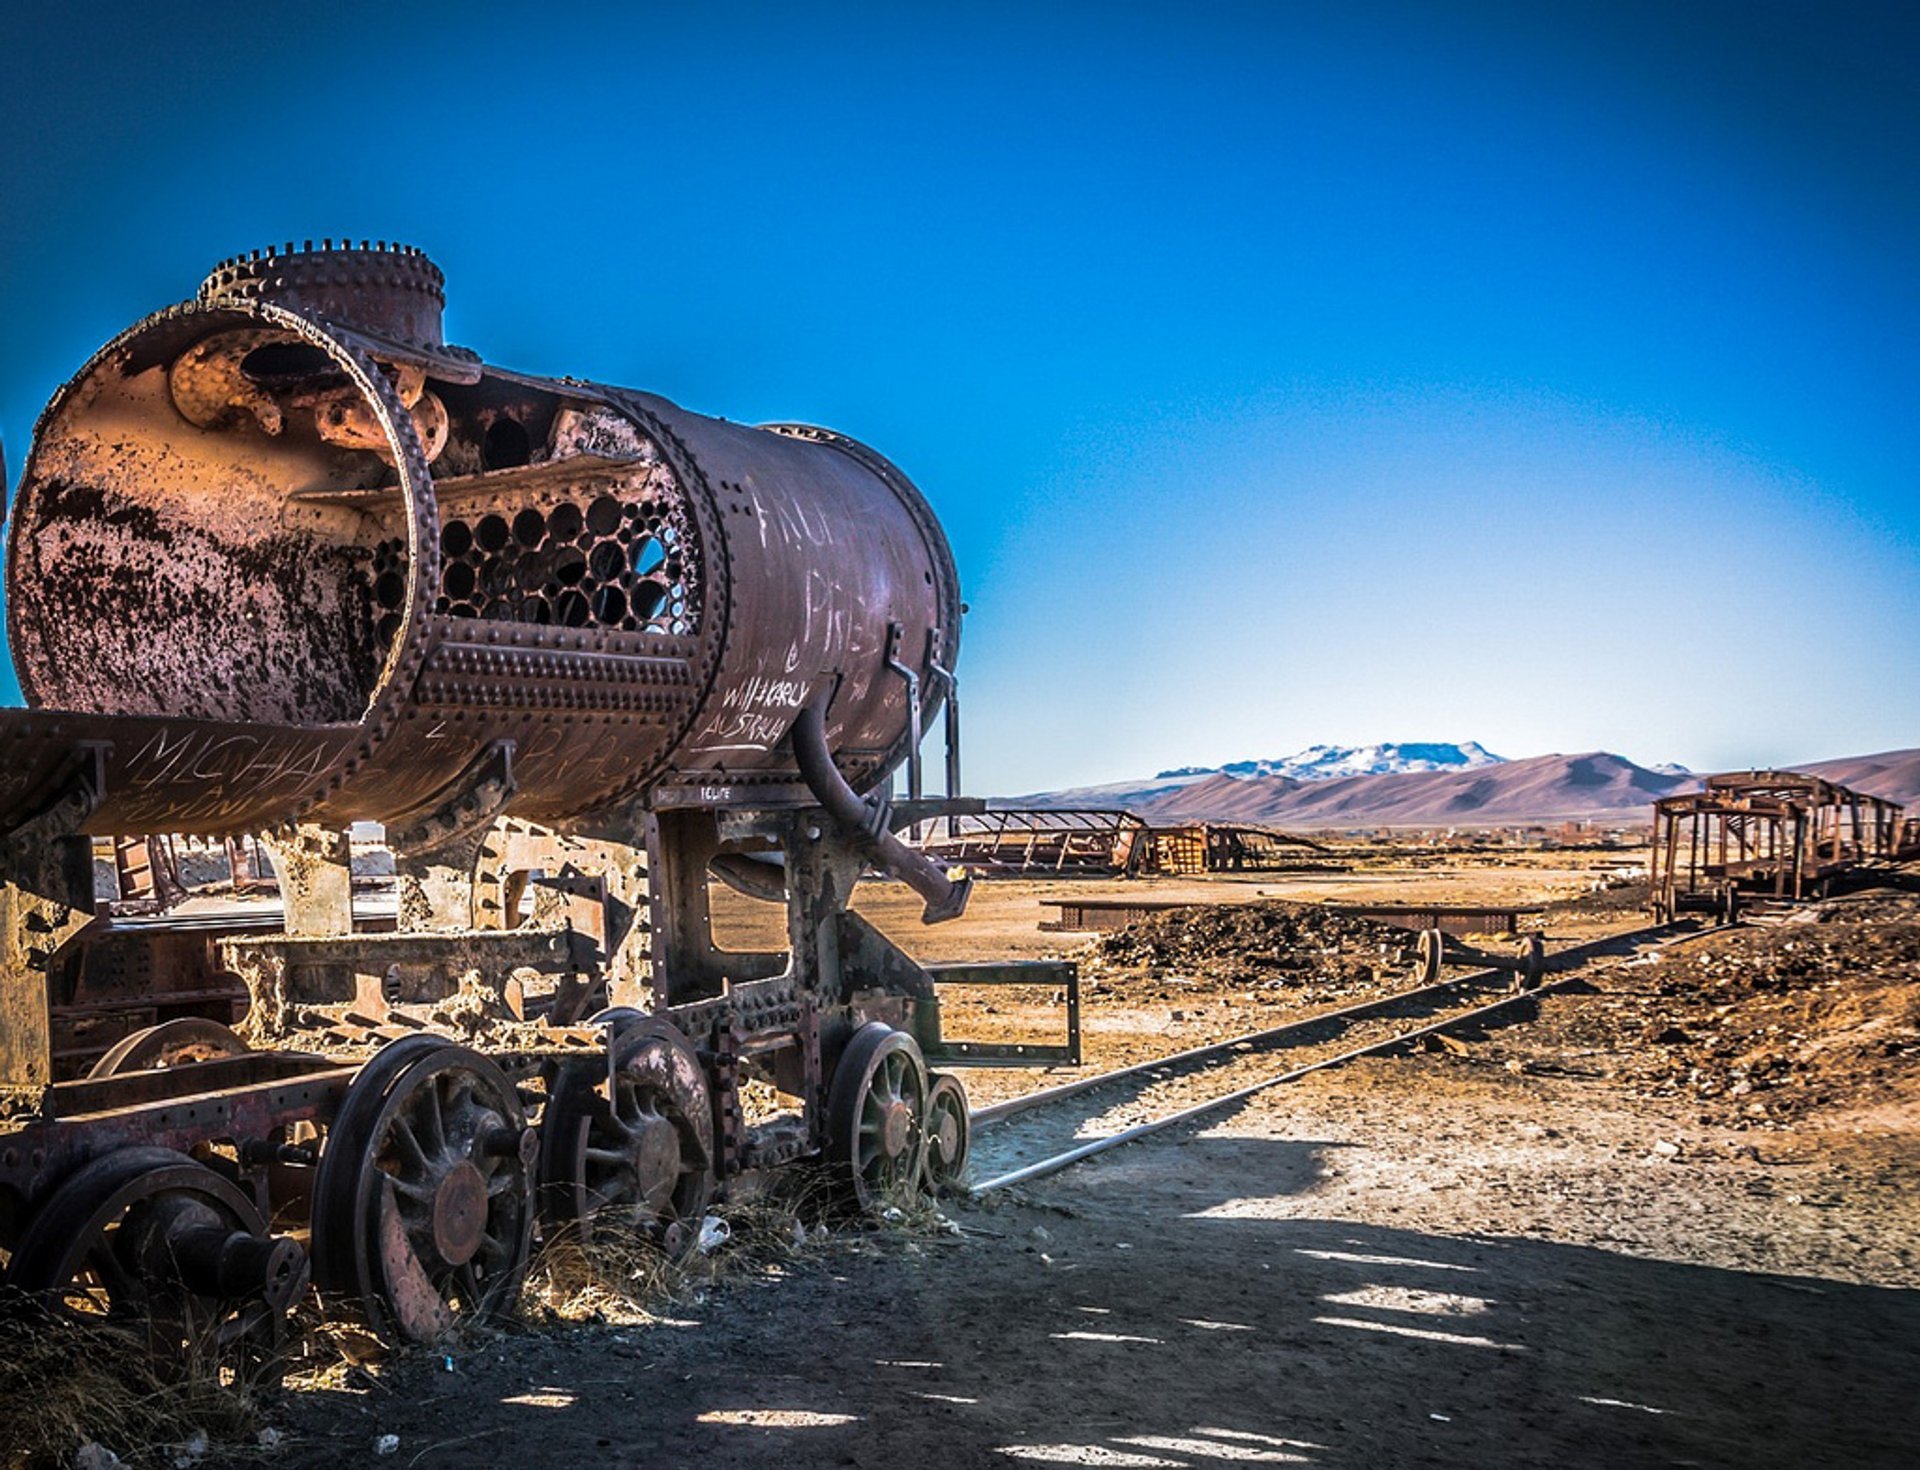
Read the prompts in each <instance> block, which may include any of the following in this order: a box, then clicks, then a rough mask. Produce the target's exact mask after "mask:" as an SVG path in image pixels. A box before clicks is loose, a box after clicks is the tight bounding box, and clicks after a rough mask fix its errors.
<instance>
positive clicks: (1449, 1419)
mask: <svg viewBox="0 0 1920 1470" xmlns="http://www.w3.org/2000/svg"><path fill="white" fill-rule="evenodd" d="M1427 1417H1428V1418H1429V1419H1431V1420H1433V1422H1434V1423H1435V1424H1451V1423H1453V1415H1451V1414H1429V1415H1427Z"/></svg>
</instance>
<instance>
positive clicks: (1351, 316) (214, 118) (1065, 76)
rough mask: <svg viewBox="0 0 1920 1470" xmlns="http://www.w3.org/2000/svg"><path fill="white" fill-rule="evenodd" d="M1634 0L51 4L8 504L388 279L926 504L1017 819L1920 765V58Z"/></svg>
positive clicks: (10, 65)
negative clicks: (1179, 785)
mask: <svg viewBox="0 0 1920 1470" xmlns="http://www.w3.org/2000/svg"><path fill="white" fill-rule="evenodd" d="M1595 9H1597V10H1601V11H1603V12H1604V13H1602V14H1590V15H1582V14H1578V13H1577V11H1576V8H1575V7H1565V6H1539V5H1534V4H1481V5H1472V4H1465V5H1455V6H1444V7H1443V6H1431V7H1421V6H1410V5H1392V4H1372V5H1369V4H1365V3H1350V4H1328V5H1324V6H1282V5H1273V6H1259V7H1236V6H1219V7H1206V8H1202V7H1195V6H1182V7H1172V6H1167V7H1151V6H1116V5H1109V6H1102V7H1092V6H1088V7H1080V8H1074V7H1047V6H1040V5H1028V6H1008V7H981V8H970V9H967V10H964V11H962V10H952V11H935V10H930V9H920V8H914V9H907V8H902V9H900V10H897V11H895V10H888V9H859V8H837V9H834V10H831V11H821V12H818V13H813V14H803V13H801V12H800V11H798V10H796V9H793V8H779V9H767V8H760V9H756V8H752V7H729V6H719V7H702V8H699V9H698V10H697V12H693V11H690V9H689V8H688V7H684V6H679V7H672V8H661V7H649V6H644V5H624V6H618V7H606V8H604V9H602V10H598V11H596V9H595V8H594V7H590V6H587V7H554V8H552V9H551V10H549V11H542V10H541V9H539V8H537V7H527V6H515V7H494V6H488V5H484V4H476V5H468V6H461V7H444V8H442V7H436V6H435V5H433V4H430V3H418V4H414V5H411V6H391V5H387V6H371V5H359V4H354V3H335V4H332V5H330V6H327V7H318V6H276V5H274V4H262V5H256V6H251V7H248V9H247V10H246V11H245V20H244V23H242V22H241V21H240V20H238V19H236V18H234V16H235V15H237V14H238V13H233V14H230V15H227V16H225V17H222V16H221V15H218V14H216V13H214V12H212V11H210V10H209V11H206V12H204V13H202V12H201V11H199V10H197V9H190V8H188V7H184V6H164V5H149V6H140V7H124V8H123V7H114V6H91V7H85V8H80V7H75V8H74V9H73V10H72V11H71V13H68V14H64V15H61V16H57V17H54V16H49V17H45V18H42V19H38V20H32V19H29V20H24V21H23V20H19V19H16V20H15V21H14V22H13V24H12V25H11V26H10V28H9V31H8V33H7V38H6V42H5V54H4V55H0V68H4V73H3V74H0V120H3V121H4V133H3V134H0V136H3V137H4V139H5V141H6V145H7V146H6V147H5V148H4V150H0V181H3V183H4V187H3V188H0V435H3V436H4V439H5V442H6V445H7V452H8V459H9V470H10V473H11V474H13V475H15V476H17V474H18V469H19V462H20V459H21V457H22V455H23V453H24V451H25V447H26V440H27V436H28V433H29V432H30V429H31V425H32V421H33V417H34V415H35V414H36V413H37V411H38V409H39V407H40V406H41V404H43V403H44V402H45V400H46V399H47V397H48V396H49V395H50V394H51V393H52V391H53V390H54V388H55V387H56V386H57V385H58V384H59V382H60V381H61V380H62V379H63V378H64V377H65V376H67V375H68V374H69V373H70V372H72V371H73V370H74V369H75V368H76V367H77V366H78V365H79V364H80V363H81V362H82V361H83V360H84V359H85V358H86V356H87V355H88V354H89V353H91V352H92V350H93V349H94V348H95V347H97V346H98V345H99V344H100V343H101V342H102V341H104V340H105V339H106V338H107V337H109V336H111V335H112V334H113V333H114V332H115V331H117V330H118V329H119V328H120V327H122V326H124V325H126V324H127V323H128V322H130V321H132V320H134V319H135V318H137V317H138V316H139V315H141V314H143V313H144V312H146V311H148V310H151V309H153V308H156V307H158V306H161V305H165V304H167V303H168V302H171V301H174V300H178V299H181V298H183V297H185V296H186V295H188V294H190V293H191V291H192V289H193V287H194V285H195V284H196V283H197V281H198V280H199V277H200V275H201V274H202V273H203V272H204V271H205V270H206V268H207V267H208V266H210V265H211V264H212V263H213V262H214V261H215V260H216V259H218V258H219V257H221V256H224V255H227V254H229V253H232V252H234V251H237V250H242V249H246V248H249V247H251V246H256V245H262V244H265V243H267V242H269V241H278V240H284V239H287V238H305V237H308V236H314V237H318V236H321V235H333V236H340V235H343V234H349V233H350V234H352V235H354V236H361V235H366V236H380V237H383V238H387V239H402V240H407V241H411V242H414V243H417V244H420V245H422V246H424V247H425V248H426V249H427V250H428V251H429V252H430V253H431V254H432V255H433V256H434V257H435V258H436V259H437V260H438V261H439V262H440V264H441V265H442V266H443V267H444V268H445V269H446V271H447V274H448V277H449V296H450V304H449V308H448V329H449V334H450V336H451V337H452V338H453V339H454V340H456V341H461V342H465V343H468V344H471V345H473V346H475V347H476V348H478V349H479V350H481V351H482V352H483V353H484V354H485V355H486V356H487V357H488V358H489V359H490V360H492V361H497V362H502V363H506V364H509V365H513V366H517V367H523V368H526V369H529V370H534V371H541V372H550V373H555V374H559V373H572V374H576V375H579V376H584V377H592V378H599V379H603V380H607V381H612V382H619V383H626V384H632V385H635V386H641V387H646V388H649V389H652V390H654V391H657V392H660V393H663V394H665V395H666V396H667V397H670V398H673V399H675V400H677V401H679V402H682V403H684V404H686V405H687V406H689V407H692V408H697V409H701V410H704V411H707V412H712V413H719V414H724V415H726V416H728V417H731V418H737V419H744V420H765V419H773V418H783V419H785V418H798V419H810V420H813V421H816V422H820V423H825V424H829V425H832V426H834V427H837V428H840V429H844V430H846V431H847V432H850V433H853V434H856V435H858V436H860V437H862V438H865V439H867V440H868V441H869V442H871V443H873V444H874V445H875V446H876V447H878V448H879V449H881V450H882V451H883V452H885V453H886V454H887V455H889V456H890V457H891V458H893V459H895V460H896V461H897V462H899V463H900V464H901V465H902V466H903V467H905V468H906V469H907V471H908V472H909V473H910V474H911V475H913V476H914V478H915V479H916V480H917V481H918V482H919V483H920V484H921V486H922V487H923V488H924V489H925V490H926V492H927V493H928V495H929V497H930V498H931V499H932V500H933V502H934V504H935V506H936V508H937V509H938V511H939V512H940V514H941V517H942V519H943V521H944V522H945V524H946V525H947V527H948V529H949V532H950V534H951V536H952V539H953V541H954V547H955V552H956V555H957V557H958V559H959V562H960V567H961V572H962V577H963V581H964V583H965V587H966V593H967V597H968V600H969V601H970V603H971V604H972V607H973V613H972V616H971V618H970V619H969V622H968V627H967V633H966V642H965V645H964V647H963V655H962V661H961V673H962V678H963V681H964V690H965V701H964V704H965V715H966V727H967V746H968V749H967V755H968V763H969V771H970V779H969V784H970V785H971V786H972V787H973V788H974V789H976V790H982V791H995V792H1012V791H1022V790H1032V789H1037V788H1040V787H1047V786H1059V785H1067V784H1075V783H1079V782H1085V781H1097V780H1103V779H1113V778H1118V777H1123V776H1129V775H1135V774H1142V773H1147V772H1151V771H1153V770H1156V769H1159V768H1161V767H1165V766H1172V765H1184V764H1199V763H1214V762H1219V761H1225V760H1231V759H1236V758H1245V757H1254V756H1275V755H1281V754H1285V753H1287V752H1290V751H1292V750H1295V749H1298V748H1299V747H1301V746H1304V745H1308V744H1312V743H1315V742H1319V741H1351V742H1363V741H1371V740H1381V739H1469V738H1471V739H1478V740H1481V741H1483V742H1484V743H1485V744H1487V745H1488V746H1489V747H1490V748H1492V749H1494V750H1496V751H1499V752H1501V753H1502V754H1506V755H1529V754H1538V753H1542V752H1545V751H1549V750H1561V751H1573V750H1584V749H1591V748H1596V747H1604V748H1609V749H1614V750H1618V751H1621V752H1623V753H1625V754H1628V755H1631V756H1634V757H1636V758H1638V759H1642V760H1647V761H1655V760H1680V761H1684V762H1686V763H1687V764H1689V765H1693V766H1696V767H1713V766H1727V765H1747V764H1751V763H1759V762H1769V761H1793V760H1803V759H1813V758H1819V757H1823V756H1832V755H1840V754H1850V753H1857V752H1861V751H1866V750H1874V749H1884V748H1889V747H1893V746H1903V745H1913V744H1920V679H1916V678H1915V676H1914V675H1915V663H1916V658H1915V653H1914V650H1915V648H1916V646H1920V577H1917V576H1916V572H1917V571H1920V495H1916V493H1915V487H1914V466H1915V464H1916V462H1920V455H1916V449H1920V444H1916V439H1917V438H1920V416H1916V414H1915V411H1914V405H1915V404H1916V402H1920V282H1917V281H1916V273H1915V270H1914V262H1915V261H1916V260H1920V185H1917V184H1916V182H1915V181H1916V180H1920V109H1915V108H1914V107H1913V106H1912V104H1911V100H1910V95H1911V85H1910V78H1911V75H1912V72H1913V68H1914V64H1915V62H1916V61H1917V60H1920V19H1916V14H1917V13H1916V12H1915V11H1913V10H1911V9H1910V8H1907V7H1887V8H1884V9H1882V8H1877V7H1874V6H1870V5H1854V6H1847V7H1835V6H1826V5H1820V6H1816V5H1765V4H1713V5H1685V4H1646V5H1638V4H1632V3H1626V4H1616V5H1611V6H1607V7H1596V8H1595ZM0 696H11V697H14V698H17V694H15V693H14V692H13V690H12V686H11V683H10V682H8V683H7V684H6V685H5V686H4V687H0Z"/></svg>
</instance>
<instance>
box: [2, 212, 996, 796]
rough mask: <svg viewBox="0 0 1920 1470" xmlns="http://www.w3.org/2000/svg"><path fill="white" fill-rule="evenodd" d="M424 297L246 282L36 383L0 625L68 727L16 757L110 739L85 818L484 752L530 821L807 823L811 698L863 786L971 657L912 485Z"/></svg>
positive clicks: (834, 444) (864, 452) (893, 473)
mask: <svg viewBox="0 0 1920 1470" xmlns="http://www.w3.org/2000/svg"><path fill="white" fill-rule="evenodd" d="M441 284H442V283H441V278H440V274H439V272H438V271H437V270H435V269H434V268H433V266H432V265H431V263H430V262H428V261H427V260H426V259H425V257H424V256H421V255H419V254H418V253H417V252H412V251H405V250H400V249H397V248H396V249H393V250H382V249H334V250H318V251H308V250H287V251H278V252H268V253H262V254H259V255H257V256H255V257H247V258H245V259H237V260H234V261H230V262H227V263H225V264H224V265H222V266H221V267H220V268H219V269H218V270H216V271H215V272H214V273H213V275H211V276H210V277H209V278H208V280H207V282H206V283H205V284H204V285H203V286H202V288H201V291H200V293H199V296H198V298H197V299H196V300H195V301H192V302H189V303H186V304H184V305H181V306H178V307H174V308H171V309H169V310H167V311H164V312H161V313H159V314H158V315H156V316H154V317H150V318H148V319H147V320H146V321H144V322H142V323H140V324H139V325H137V326H135V327H133V328H132V329H130V330H129V331H128V332H126V333H124V334H123V335H122V336H121V337H119V338H117V339H115V341H114V342H112V343H110V344H109V345H108V346H107V347H106V348H105V349H103V350H102V352H101V353H100V354H99V355H97V356H96V357H95V358H94V360H93V361H92V362H91V363H89V364H88V366H87V367H86V368H85V369H83V370H82V372H81V373H80V374H79V375H78V376H77V377H75V379H74V380H73V381H72V382H71V383H69V384H68V385H67V386H66V387H65V388H64V389H63V390H62V391H61V392H60V394H59V395H57V396H56V398H55V399H54V402H53V403H52V405H51V406H50V407H49V408H48V410H47V412H46V414H45V416H44V417H43V420H42V423H41V426H40V430H39V433H38V435H37V436H36V439H35V443H34V446H33V450H32V453H31V454H30V456H29V458H28V461H27V464H26V466H25V469H24V472H23V475H22V478H21V485H20V490H19V495H18V498H17V501H16V504H15V508H14V524H13V533H12V536H11V538H10V543H9V554H8V579H9V581H8V585H9V602H8V619H9V630H10V636H11V639H12V643H13V647H14V651H15V656H16V659H17V661H18V663H19V665H20V674H21V682H22V687H23V688H24V690H25V691H26V693H27V696H28V700H29V703H31V704H33V705H35V706H40V707H51V708H57V709H62V710H71V711H76V712H79V713H77V714H76V715H74V716H72V717H67V718H65V719H63V720H61V721H55V722H51V723H50V722H49V720H48V718H47V717H46V716H43V715H37V714H36V715H17V716H16V715H13V713H12V712H7V715H8V718H7V719H6V721H5V722H4V727H0V738H5V739H7V740H8V742H9V743H10V744H18V745H20V746H22V747H29V746H30V747H33V749H32V750H31V751H30V752H29V753H30V754H34V755H37V756H38V757H39V758H40V759H41V761H42V762H43V763H44V762H47V761H53V760H57V759H59V758H61V757H63V756H65V755H66V754H67V753H69V751H70V748H71V747H72V746H74V745H75V744H76V743H77V742H82V741H86V740H97V741H100V742H103V743H106V744H108V745H109V746H110V749H111V768H110V770H109V773H108V780H107V782H106V789H105V791H104V793H103V799H102V806H101V810H100V811H99V812H98V813H97V814H96V817H95V819H94V821H93V823H92V827H91V830H94V831H102V832H105V831H123V832H145V831H167V830H185V831H206V832H212V833H227V832H235V833H238V832H247V831H255V830H260V829H264V828H269V827H276V826H282V825H286V824H289V823H292V822H294V821H300V822H305V823H309V824H314V825H322V826H333V827H338V826H341V825H344V824H345V823H347V822H349V821H353V820H357V819H368V820H387V819H390V818H392V817H393V816H395V815H396V814H398V813H405V812H407V811H410V810H414V809H419V808H425V807H430V806H432V805H433V804H434V802H435V800H436V799H437V798H438V797H439V795H440V794H441V792H442V791H443V789H444V788H446V787H448V786H449V785H450V784H452V783H454V782H456V781H457V780H458V779H459V778H460V776H461V774H462V772H463V771H464V770H465V769H466V768H468V767H469V766H470V765H471V764H472V763H473V762H474V761H475V760H476V759H478V758H479V757H481V755H482V754H483V752H484V751H485V750H486V749H487V748H488V747H489V746H490V745H492V744H494V743H498V742H506V743H509V744H511V746H512V750H513V766H514V778H515V787H516V789H515V791H514V793H513V794H512V796H511V798H510V799H509V800H508V801H507V803H506V805H505V807H504V812H505V813H506V814H511V815H522V816H527V817H531V818H534V819H536V820H540V821H544V822H549V823H553V822H562V823H564V822H566V821H568V820H570V819H578V818H580V817H582V816H584V815H586V814H588V813H590V812H593V811H595V810H597V809H604V808H608V807H611V806H617V805H619V804H621V803H624V802H630V801H633V800H635V799H638V798H641V797H646V798H647V799H648V800H649V801H651V802H663V801H667V800H676V799H677V800H680V801H684V802H693V803H697V804H700V805H704V806H713V805H729V804H731V805H759V806H764V805H768V804H777V803H779V802H782V801H786V802H792V803H795V804H800V803H804V802H806V801H807V800H808V798H807V796H806V794H805V793H804V791H801V790H800V789H799V788H798V772H797V770H796V769H795V768H794V765H793V762H792V759H791V756H790V754H789V753H788V750H787V747H786V745H785V738H786V735H787V732H788V730H789V728H790V726H791V725H792V723H793V721H794V719H795V718H796V717H797V715H798V714H799V713H800V711H801V710H802V709H803V708H805V707H806V706H807V705H808V704H809V703H811V702H812V701H813V700H815V699H816V698H820V697H825V698H827V699H828V700H829V701H830V703H829V705H828V710H827V721H826V724H827V737H828V741H829V744H830V746H831V748H832V750H833V753H834V756H835V759H836V761H837V763H838V764H839V765H840V767H841V769H842V770H843V771H844V772H845V774H846V776H847V778H848V779H849V780H850V781H851V782H852V784H853V785H854V786H855V787H856V788H857V789H859V790H862V791H864V790H868V789H870V788H871V787H873V786H874V785H875V784H877V782H878V781H879V780H880V779H881V778H882V777H883V776H884V775H885V774H887V773H888V772H890V771H891V770H892V769H893V768H894V767H895V766H896V765H897V764H898V763H899V762H900V760H901V759H902V758H904V756H905V754H906V747H907V742H908V739H909V732H910V730H911V729H917V728H919V727H920V726H921V725H922V723H923V722H925V721H928V720H930V719H931V718H932V716H933V714H934V712H935V711H936V709H937V707H938V706H939V704H940V702H941V700H942V698H943V697H944V693H945V690H946V689H947V687H948V685H949V683H950V680H947V679H945V678H943V676H942V671H943V670H949V669H951V667H952V665H953V662H954V657H955V654H956V652H957V646H958V638H959V621H960V605H959V590H958V582H957V579H956V577H955V574H954V569H953V564H952V558H951V555H950V553H949V552H948V550H947V546H946V542H945V539H944V538H943V537H942V535H941V534H940V531H939V527H938V525H937V524H936V523H935V521H934V520H933V517H932V515H931V513H930V512H929V511H928V509H927V507H926V504H925V502H924V501H923V500H922V499H921V497H920V495H919V493H918V492H917V491H916V490H915V489H914V488H913V487H912V485H911V484H910V483H909V482H908V481H907V480H906V479H905V477H904V476H902V475H901V474H900V473H899V471H898V470H896V469H894V468H893V467H892V466H891V465H889V464H888V463H887V462H886V461H885V460H883V459H881V458H880V457H879V456H878V455H876V454H874V453H873V452H872V451H871V450H869V449H866V448H865V447H864V446H861V445H858V444H856V443H854V442H853V441H851V440H848V439H845V438H843V437H842V436H839V435H835V434H831V433H829V432H827V431H824V430H818V429H811V428H806V427H803V426H795V425H776V426H771V427H769V428H766V429H753V428H747V427H743V426H740V425H736V424H729V423H725V422H722V421H720V420H715V419H707V418H703V417H701V416H700V415H697V414H690V413H687V412H685V411H684V410H682V409H680V408H678V407H676V406H675V405H673V404H671V403H669V402H667V401H666V400H665V399H662V398H658V397H656V396H654V395H651V394H643V393H637V392H630V391H627V390H621V389H613V388H606V387H601V386H597V385H591V384H583V383H577V382H573V381H571V380H553V379H543V378H535V377H529V376H525V375H522V374H517V373H511V372H507V371H504V370H501V369H496V368H492V367H489V366H486V365H484V364H482V363H480V362H479V361H478V360H477V359H475V358H473V357H472V356H471V355H470V354H463V353H459V352H457V351H455V350H453V349H448V348H446V347H445V346H444V344H443V343H442V341H441V338H440V328H439V318H440V307H441V301H442V294H441ZM901 667H905V668H906V669H908V670H909V671H911V672H912V673H913V674H914V675H915V676H916V677H915V680H914V681H913V683H914V687H915V688H916V689H918V690H919V692H920V701H919V704H918V706H917V707H915V708H911V709H910V708H909V707H908V701H907V700H906V699H904V698H903V688H902V684H903V681H902V678H901V675H900V673H899V672H897V670H898V669H899V668H901ZM105 715H119V716H126V717H129V718H130V719H132V720H133V721H135V723H131V724H129V723H121V722H116V721H110V720H102V719H101V718H100V716H105ZM16 726H17V727H18V728H17V729H16V728H14V727H16ZM41 747H44V749H41ZM23 784H24V785H25V786H26V787H27V788H28V789H32V788H33V787H34V785H35V779H34V777H33V775H32V774H31V773H28V774H27V775H26V776H25V777H24V778H23ZM3 799H4V793H3V792H0V800H3Z"/></svg>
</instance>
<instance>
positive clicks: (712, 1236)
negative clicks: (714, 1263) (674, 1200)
mask: <svg viewBox="0 0 1920 1470" xmlns="http://www.w3.org/2000/svg"><path fill="white" fill-rule="evenodd" d="M732 1239H733V1227H732V1226H731V1225H729V1224H728V1223H727V1222H726V1221H725V1220H722V1219H721V1218H720V1217H719V1216H718V1215H708V1216H707V1217H706V1218H705V1219H703V1220H702V1221H701V1222H700V1235H699V1238H698V1240H697V1241H696V1242H695V1244H696V1245H697V1247H698V1248H699V1251H700V1254H701V1255H703V1256H710V1255H712V1254H713V1253H714V1252H715V1251H717V1250H719V1249H720V1247H721V1246H723V1245H725V1244H726V1243H727V1242H728V1241H729V1240H732Z"/></svg>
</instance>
